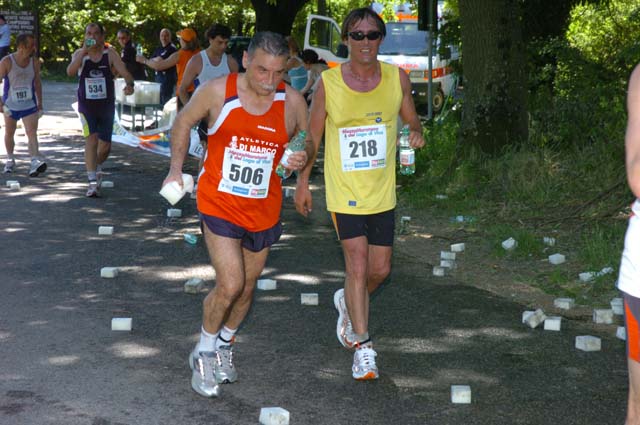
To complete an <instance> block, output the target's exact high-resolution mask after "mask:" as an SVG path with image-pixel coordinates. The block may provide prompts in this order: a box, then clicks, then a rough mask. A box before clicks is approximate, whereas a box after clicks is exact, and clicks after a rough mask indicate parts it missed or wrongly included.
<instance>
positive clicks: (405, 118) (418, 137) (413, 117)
mask: <svg viewBox="0 0 640 425" xmlns="http://www.w3.org/2000/svg"><path fill="white" fill-rule="evenodd" d="M398 71H399V73H400V87H401V88H402V103H401V105H400V118H402V122H403V123H405V124H409V144H410V145H411V147H412V148H421V147H423V146H424V136H423V133H422V124H420V117H418V113H417V112H416V105H415V104H414V103H413V96H412V95H411V80H409V76H408V75H407V73H406V72H404V71H403V70H402V69H400V70H398Z"/></svg>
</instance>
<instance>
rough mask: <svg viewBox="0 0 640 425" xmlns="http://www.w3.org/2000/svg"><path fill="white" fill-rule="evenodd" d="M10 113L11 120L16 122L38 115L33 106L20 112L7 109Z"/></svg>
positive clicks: (36, 108) (36, 109)
mask: <svg viewBox="0 0 640 425" xmlns="http://www.w3.org/2000/svg"><path fill="white" fill-rule="evenodd" d="M9 110H10V111H11V118H13V119H14V120H16V121H18V120H21V119H22V118H24V117H28V116H29V115H31V114H36V113H38V107H37V106H34V107H33V108H29V109H24V110H22V111H14V110H13V109H9Z"/></svg>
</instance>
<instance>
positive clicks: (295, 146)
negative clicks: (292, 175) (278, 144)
mask: <svg viewBox="0 0 640 425" xmlns="http://www.w3.org/2000/svg"><path fill="white" fill-rule="evenodd" d="M306 143H307V132H306V131H304V130H300V132H299V133H298V134H296V135H295V137H294V138H293V139H291V141H290V142H289V144H288V145H287V149H285V151H284V154H283V155H282V159H281V160H280V164H278V166H277V167H276V174H277V175H278V176H280V177H282V178H286V177H289V174H288V172H287V169H286V168H285V167H286V166H287V165H288V164H287V161H289V155H291V154H292V153H293V152H299V151H301V150H304V148H305V146H306Z"/></svg>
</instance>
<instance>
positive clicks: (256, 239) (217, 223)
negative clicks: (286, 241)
mask: <svg viewBox="0 0 640 425" xmlns="http://www.w3.org/2000/svg"><path fill="white" fill-rule="evenodd" d="M203 223H204V224H206V225H207V228H209V230H210V231H211V233H214V234H216V235H218V236H224V237H225V238H231V239H241V240H242V247H243V248H246V249H248V250H249V251H253V252H260V251H262V250H263V249H265V248H269V247H270V246H271V245H273V244H274V243H276V242H278V240H279V239H280V236H281V235H282V224H281V223H280V222H279V221H278V223H277V224H276V225H275V226H273V227H271V228H270V229H267V230H262V231H260V232H250V231H248V230H246V229H244V228H242V227H240V226H237V225H235V224H233V223H230V222H228V221H227V220H223V219H221V218H218V217H214V216H212V215H206V214H202V213H200V226H202V225H203ZM202 230H203V233H204V229H202Z"/></svg>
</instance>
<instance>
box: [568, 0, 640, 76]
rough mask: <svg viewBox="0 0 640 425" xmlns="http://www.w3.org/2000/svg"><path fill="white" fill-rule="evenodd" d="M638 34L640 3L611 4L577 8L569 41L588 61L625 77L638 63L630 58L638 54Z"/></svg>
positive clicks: (613, 0) (622, 1) (618, 1)
mask: <svg viewBox="0 0 640 425" xmlns="http://www.w3.org/2000/svg"><path fill="white" fill-rule="evenodd" d="M638 34H640V3H638V2H635V1H629V0H609V1H607V2H602V3H596V4H579V5H577V6H576V7H574V8H573V10H572V12H571V23H570V24H569V29H568V31H567V40H568V42H569V44H570V45H571V46H572V47H574V48H576V49H578V50H579V51H580V52H581V54H582V55H583V56H584V57H585V59H586V60H588V61H590V62H593V63H596V64H599V65H601V66H602V67H603V68H605V69H607V70H608V71H609V72H614V73H618V72H620V71H622V72H624V73H626V72H628V71H629V68H630V67H631V66H633V65H634V64H635V63H636V62H637V61H638V57H637V56H635V57H630V56H628V54H629V53H630V52H633V51H635V52H636V53H637V52H638V41H637V40H638Z"/></svg>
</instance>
